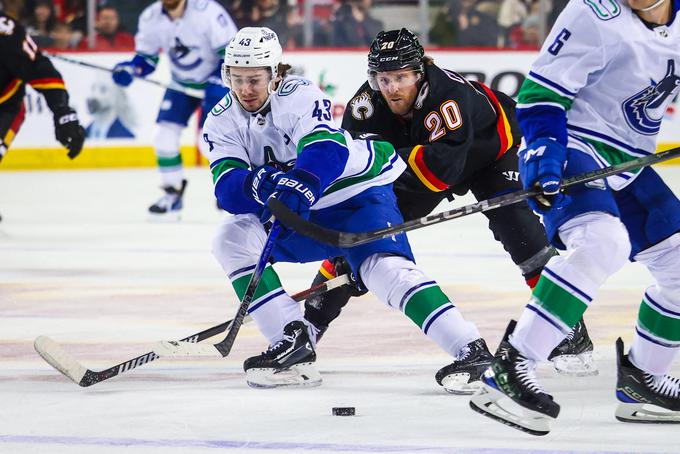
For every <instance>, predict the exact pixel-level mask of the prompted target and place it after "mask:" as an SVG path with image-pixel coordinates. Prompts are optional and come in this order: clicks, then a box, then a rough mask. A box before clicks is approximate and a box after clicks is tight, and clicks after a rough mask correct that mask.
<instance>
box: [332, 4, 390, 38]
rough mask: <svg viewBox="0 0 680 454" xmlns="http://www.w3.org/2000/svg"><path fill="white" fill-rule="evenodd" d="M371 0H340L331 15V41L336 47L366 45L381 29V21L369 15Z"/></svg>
mask: <svg viewBox="0 0 680 454" xmlns="http://www.w3.org/2000/svg"><path fill="white" fill-rule="evenodd" d="M372 4H373V2H372V0H342V1H341V5H340V7H339V8H338V9H337V10H336V11H335V14H333V16H332V17H331V29H332V37H331V43H332V45H333V46H337V47H361V48H364V47H367V46H370V45H371V42H372V41H373V38H374V37H375V35H377V34H378V32H380V31H381V30H382V29H383V23H382V21H380V20H378V19H375V18H374V17H372V16H371V13H370V9H371V6H372Z"/></svg>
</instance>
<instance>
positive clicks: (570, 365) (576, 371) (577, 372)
mask: <svg viewBox="0 0 680 454" xmlns="http://www.w3.org/2000/svg"><path fill="white" fill-rule="evenodd" d="M551 361H552V363H553V367H554V368H555V371H556V372H557V373H558V374H560V375H568V376H571V377H592V376H595V375H598V374H599V373H600V371H599V370H598V369H597V364H595V360H594V359H593V352H592V351H589V352H583V353H580V354H578V355H561V356H556V357H554V358H553V359H551Z"/></svg>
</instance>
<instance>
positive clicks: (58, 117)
mask: <svg viewBox="0 0 680 454" xmlns="http://www.w3.org/2000/svg"><path fill="white" fill-rule="evenodd" d="M54 135H55V136H56V138H57V140H58V141H59V142H60V143H61V144H62V145H63V146H65V147H66V148H68V157H69V158H71V159H73V158H75V157H76V156H78V155H79V154H80V151H81V150H82V149H83V142H85V129H83V127H82V126H81V125H80V123H79V122H78V115H77V114H76V111H75V110H73V109H71V108H70V107H68V106H66V107H63V108H60V109H57V110H55V112H54Z"/></svg>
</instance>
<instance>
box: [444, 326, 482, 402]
mask: <svg viewBox="0 0 680 454" xmlns="http://www.w3.org/2000/svg"><path fill="white" fill-rule="evenodd" d="M492 359H493V356H491V352H489V349H488V348H487V347H486V342H484V339H482V338H481V337H480V338H479V339H477V340H475V341H473V342H470V343H469V344H467V345H466V346H465V347H463V348H462V349H461V350H460V352H458V357H457V359H456V360H455V361H454V362H453V363H451V364H449V365H448V366H444V367H442V368H441V369H439V370H438V371H437V373H436V374H435V376H434V378H435V380H437V383H439V384H440V385H442V386H443V387H444V389H445V390H446V391H447V392H450V393H451V394H458V395H470V394H474V392H475V391H477V390H478V389H479V387H480V384H481V383H480V381H479V378H480V377H481V375H482V373H483V372H484V370H485V369H486V368H487V367H489V364H491V360H492Z"/></svg>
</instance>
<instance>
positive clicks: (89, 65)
mask: <svg viewBox="0 0 680 454" xmlns="http://www.w3.org/2000/svg"><path fill="white" fill-rule="evenodd" d="M41 52H42V53H43V54H45V55H47V56H48V57H50V58H56V59H57V60H61V61H65V62H67V63H71V64H74V65H79V66H84V67H86V68H91V69H96V70H98V71H105V72H108V73H113V69H112V68H108V67H106V66H101V65H96V64H94V63H90V62H86V61H83V60H76V59H75V58H70V57H64V56H63V55H61V54H53V53H51V52H45V51H41ZM134 77H135V79H137V80H141V81H144V82H146V83H149V84H152V85H156V86H157V87H160V88H163V89H165V90H167V89H168V88H170V87H168V86H167V85H166V84H164V83H162V82H159V81H157V80H153V79H147V78H146V77H139V76H134ZM172 90H175V91H181V92H182V93H184V94H186V95H188V96H192V97H194V98H200V97H201V96H200V95H199V94H198V93H196V92H195V91H193V90H191V89H186V88H184V87H180V86H177V87H173V88H172Z"/></svg>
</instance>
